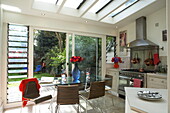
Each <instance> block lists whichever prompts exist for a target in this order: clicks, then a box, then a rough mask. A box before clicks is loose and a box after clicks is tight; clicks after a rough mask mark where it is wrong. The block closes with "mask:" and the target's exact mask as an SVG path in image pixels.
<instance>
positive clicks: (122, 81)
mask: <svg viewBox="0 0 170 113" xmlns="http://www.w3.org/2000/svg"><path fill="white" fill-rule="evenodd" d="M132 85H133V82H132V78H131V77H127V76H123V75H120V76H119V90H118V93H119V94H120V95H124V96H125V87H131V86H132Z"/></svg>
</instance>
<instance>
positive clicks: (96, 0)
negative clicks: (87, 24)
mask: <svg viewBox="0 0 170 113" xmlns="http://www.w3.org/2000/svg"><path fill="white" fill-rule="evenodd" d="M98 1H99V0H95V1H94V2H93V3H92V4H91V5H90V6H89V7H88V8H87V9H86V10H85V11H84V12H83V13H82V14H81V15H80V17H82V16H83V15H84V14H86V13H87V12H88V11H89V10H90V8H92V7H93V6H94V5H95V4H96V3H97V2H98Z"/></svg>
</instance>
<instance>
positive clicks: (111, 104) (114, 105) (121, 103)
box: [4, 94, 125, 113]
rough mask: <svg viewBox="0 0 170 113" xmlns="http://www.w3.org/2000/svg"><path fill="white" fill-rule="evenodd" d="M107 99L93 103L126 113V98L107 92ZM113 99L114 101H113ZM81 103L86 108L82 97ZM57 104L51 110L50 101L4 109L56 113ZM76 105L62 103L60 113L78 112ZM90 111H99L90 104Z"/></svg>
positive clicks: (17, 112) (20, 112) (105, 109)
mask: <svg viewBox="0 0 170 113" xmlns="http://www.w3.org/2000/svg"><path fill="white" fill-rule="evenodd" d="M104 99H105V101H103V100H98V101H96V100H92V101H91V102H92V104H98V103H100V104H98V106H99V107H100V108H101V110H102V111H103V113H124V112H125V100H124V99H121V98H119V97H116V96H113V95H111V94H106V96H105V98H104ZM112 100H113V101H112ZM80 103H81V105H82V106H83V107H84V108H85V102H84V101H83V100H82V99H80ZM55 105H56V103H55V102H54V103H53V109H52V111H53V112H51V110H50V109H48V108H49V103H47V102H46V103H41V104H38V105H30V106H26V107H24V108H22V109H21V108H13V109H7V110H5V111H4V113H55ZM75 108H76V106H71V105H61V106H60V113H76V110H75ZM87 109H88V113H98V112H97V111H96V110H95V111H94V110H93V109H92V107H90V106H89V105H88V108H87ZM81 112H82V113H85V111H84V110H83V109H81Z"/></svg>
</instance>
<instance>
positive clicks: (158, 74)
mask: <svg viewBox="0 0 170 113" xmlns="http://www.w3.org/2000/svg"><path fill="white" fill-rule="evenodd" d="M147 75H153V76H158V77H167V73H147Z"/></svg>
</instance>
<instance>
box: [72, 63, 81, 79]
mask: <svg viewBox="0 0 170 113" xmlns="http://www.w3.org/2000/svg"><path fill="white" fill-rule="evenodd" d="M72 76H73V82H80V81H79V78H80V70H79V68H78V63H75V66H74V69H73V71H72Z"/></svg>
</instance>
